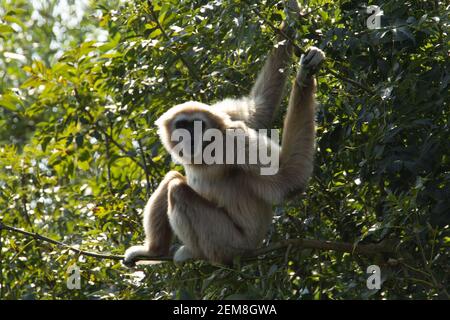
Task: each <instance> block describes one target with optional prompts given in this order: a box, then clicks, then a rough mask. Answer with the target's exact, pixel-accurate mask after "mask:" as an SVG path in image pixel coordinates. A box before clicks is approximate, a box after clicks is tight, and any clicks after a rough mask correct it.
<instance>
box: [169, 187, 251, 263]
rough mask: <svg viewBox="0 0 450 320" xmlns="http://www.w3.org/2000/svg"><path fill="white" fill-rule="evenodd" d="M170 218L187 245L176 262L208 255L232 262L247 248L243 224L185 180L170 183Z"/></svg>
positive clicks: (214, 259)
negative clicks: (233, 219)
mask: <svg viewBox="0 0 450 320" xmlns="http://www.w3.org/2000/svg"><path fill="white" fill-rule="evenodd" d="M168 212H169V221H170V225H171V226H172V228H173V230H174V232H175V234H176V235H177V236H178V238H179V239H180V240H181V241H182V242H183V244H184V245H183V246H182V247H181V248H179V249H178V251H177V252H176V253H175V256H174V261H175V262H182V261H185V260H187V259H192V258H195V259H198V258H206V259H208V260H209V261H211V262H215V263H231V262H232V258H233V256H234V255H235V254H236V253H238V252H239V251H240V250H242V249H245V243H246V238H245V235H244V233H243V230H242V229H241V227H240V226H239V225H237V224H236V223H235V222H233V221H232V220H231V219H230V217H229V215H228V214H227V212H226V211H225V210H224V209H221V208H218V207H216V206H215V205H214V204H213V203H211V202H210V201H208V200H206V199H205V198H203V197H201V196H200V195H199V194H198V193H196V192H195V191H194V190H193V189H192V188H191V187H189V186H188V185H187V184H186V183H185V181H183V180H181V179H174V180H172V181H171V182H170V183H169V211H168Z"/></svg>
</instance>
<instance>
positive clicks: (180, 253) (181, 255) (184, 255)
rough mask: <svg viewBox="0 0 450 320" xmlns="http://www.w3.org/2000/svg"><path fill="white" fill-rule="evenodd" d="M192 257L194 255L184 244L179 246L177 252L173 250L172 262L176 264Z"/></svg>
mask: <svg viewBox="0 0 450 320" xmlns="http://www.w3.org/2000/svg"><path fill="white" fill-rule="evenodd" d="M193 258H194V255H193V254H192V252H191V250H189V248H188V247H186V246H181V247H180V248H178V250H177V252H175V254H174V256H173V262H175V263H176V264H180V263H183V262H185V261H187V260H191V259H193Z"/></svg>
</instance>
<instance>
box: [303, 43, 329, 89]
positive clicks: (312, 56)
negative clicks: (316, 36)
mask: <svg viewBox="0 0 450 320" xmlns="http://www.w3.org/2000/svg"><path fill="white" fill-rule="evenodd" d="M324 60H325V53H324V52H323V51H322V50H320V49H319V48H317V47H310V48H309V49H308V51H307V52H306V53H305V54H304V55H302V56H301V58H300V67H301V76H300V83H301V82H302V80H306V79H307V78H308V77H311V76H312V75H314V74H315V73H316V72H317V71H318V70H319V67H320V65H321V64H322V62H323V61H324Z"/></svg>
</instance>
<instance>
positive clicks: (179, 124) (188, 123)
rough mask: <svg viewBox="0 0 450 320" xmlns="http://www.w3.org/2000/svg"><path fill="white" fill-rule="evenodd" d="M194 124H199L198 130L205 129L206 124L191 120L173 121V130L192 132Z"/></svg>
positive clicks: (198, 120)
mask: <svg viewBox="0 0 450 320" xmlns="http://www.w3.org/2000/svg"><path fill="white" fill-rule="evenodd" d="M195 123H199V124H200V128H201V129H202V130H203V129H205V128H206V122H205V121H203V120H200V119H192V120H186V119H183V120H177V121H175V124H174V126H175V129H186V130H188V131H193V130H194V125H195Z"/></svg>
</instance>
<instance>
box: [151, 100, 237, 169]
mask: <svg viewBox="0 0 450 320" xmlns="http://www.w3.org/2000/svg"><path fill="white" fill-rule="evenodd" d="M229 122H230V117H229V116H228V115H227V114H225V113H222V112H220V111H218V110H215V109H214V108H211V106H208V105H206V104H203V103H200V102H195V101H190V102H185V103H183V104H180V105H176V106H174V107H172V108H171V109H169V110H168V111H167V112H166V113H164V114H163V115H162V116H161V117H160V118H159V119H158V120H157V121H156V124H157V126H158V133H159V136H160V138H161V141H162V142H163V145H164V147H165V148H166V150H167V151H169V152H170V153H171V155H172V157H173V158H174V160H175V161H177V162H181V163H182V164H187V163H192V162H191V161H190V160H192V159H193V158H196V159H197V160H198V159H199V158H201V159H202V161H200V162H198V161H194V162H195V164H205V165H206V164H208V163H210V162H208V161H206V162H204V161H203V158H202V155H203V151H204V150H205V148H206V147H207V146H208V145H209V144H211V142H212V141H213V140H215V139H214V138H213V139H208V138H207V139H205V137H206V136H208V134H209V135H211V133H212V131H213V132H214V135H215V136H218V135H220V136H221V137H223V135H224V133H225V131H226V129H227V125H229ZM205 134H206V135H205Z"/></svg>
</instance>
